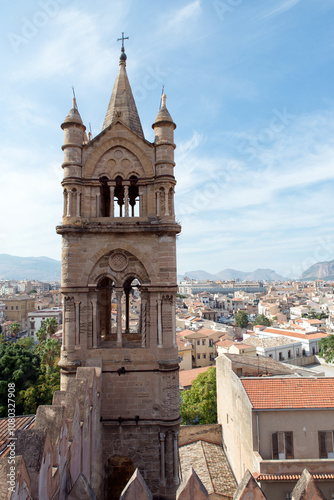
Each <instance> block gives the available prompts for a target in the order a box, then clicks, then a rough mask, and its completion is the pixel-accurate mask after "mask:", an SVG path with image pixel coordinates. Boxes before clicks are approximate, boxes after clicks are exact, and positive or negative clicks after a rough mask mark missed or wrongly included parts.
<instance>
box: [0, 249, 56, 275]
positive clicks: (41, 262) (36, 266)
mask: <svg viewBox="0 0 334 500" xmlns="http://www.w3.org/2000/svg"><path fill="white" fill-rule="evenodd" d="M60 270H61V262H60V261H59V260H54V259H49V257H15V256H14V255H8V254H0V280H10V279H12V280H25V279H27V280H37V281H60Z"/></svg>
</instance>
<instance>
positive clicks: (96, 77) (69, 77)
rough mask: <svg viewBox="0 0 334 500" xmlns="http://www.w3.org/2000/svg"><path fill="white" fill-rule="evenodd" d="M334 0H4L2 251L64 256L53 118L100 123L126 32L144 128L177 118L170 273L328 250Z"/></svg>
mask: <svg viewBox="0 0 334 500" xmlns="http://www.w3.org/2000/svg"><path fill="white" fill-rule="evenodd" d="M333 23H334V0H266V1H264V0H261V1H260V0H251V1H249V0H213V1H211V0H210V1H204V0H193V1H192V0H185V1H184V0H177V1H176V0H171V1H169V2H162V1H161V0H155V1H154V2H153V1H148V0H141V1H140V2H139V1H138V0H137V1H135V0H122V1H116V0H115V1H112V2H106V1H103V0H95V2H94V3H93V2H91V1H87V0H80V1H78V0H39V1H33V0H30V1H29V2H26V1H24V0H16V1H15V2H7V3H6V4H5V5H4V6H2V16H1V20H0V25H1V33H2V36H1V53H0V62H1V67H2V78H1V83H0V106H1V108H0V109H1V117H2V120H1V124H2V127H1V136H0V142H1V144H0V146H1V184H0V186H1V189H0V192H1V196H0V213H1V222H0V253H9V254H12V255H19V256H41V255H45V256H48V257H51V258H55V259H60V256H61V237H60V236H57V235H56V233H55V226H56V225H57V224H59V223H60V221H61V215H62V205H63V201H62V188H61V186H60V182H61V179H62V169H61V163H62V151H61V144H62V140H63V134H62V131H61V129H60V124H61V123H62V121H63V120H64V118H65V116H66V114H67V113H68V111H69V109H70V107H71V97H72V90H71V87H72V86H74V87H75V91H76V96H77V101H78V107H79V111H80V114H81V116H82V119H83V121H84V123H85V124H86V126H87V127H88V124H89V123H90V124H91V128H92V133H93V136H95V135H97V134H98V133H99V132H100V130H101V128H102V124H103V120H104V116H105V113H106V110H107V106H108V102H109V98H110V95H111V91H112V88H113V84H114V81H115V78H116V74H117V71H118V58H119V53H120V44H119V43H117V42H116V39H117V38H118V37H119V36H120V35H121V32H122V31H124V32H125V35H126V36H129V37H130V39H129V40H128V41H127V42H126V53H127V56H128V61H127V70H128V75H129V79H130V83H131V86H132V90H133V94H134V96H135V99H136V102H137V107H138V111H139V114H140V117H141V121H142V125H143V129H144V133H145V137H146V139H148V140H149V141H153V140H154V137H153V131H152V129H151V124H152V123H153V121H154V119H155V116H156V114H157V111H158V107H159V100H160V94H161V87H162V84H164V85H165V92H166V94H167V106H168V109H169V111H170V113H171V115H172V117H173V119H174V121H175V122H176V124H177V129H176V131H175V142H176V144H177V149H176V162H177V166H176V169H175V176H176V178H177V182H178V183H177V186H176V211H177V217H178V219H179V220H180V221H181V223H182V227H183V231H182V234H181V236H180V237H179V239H178V273H179V274H181V273H185V272H186V271H190V270H195V269H205V270H206V271H208V272H212V273H215V272H218V271H220V270H222V269H225V268H234V269H238V270H241V271H253V270H254V269H256V268H259V267H261V268H272V269H274V270H275V271H276V272H278V273H280V274H283V275H284V276H298V275H300V274H301V272H302V271H303V270H305V269H306V268H307V267H309V266H310V265H312V264H313V263H315V262H318V261H323V260H332V259H334V234H333V227H334V210H333V192H334V191H333V190H334V94H333V92H334V87H333V81H334V74H333V73H334V70H333V68H334V66H333V62H334V34H333Z"/></svg>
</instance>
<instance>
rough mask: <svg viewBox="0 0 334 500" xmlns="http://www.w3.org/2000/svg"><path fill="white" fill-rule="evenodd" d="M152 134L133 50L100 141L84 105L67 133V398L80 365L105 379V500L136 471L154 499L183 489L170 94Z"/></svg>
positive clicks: (61, 230)
mask: <svg viewBox="0 0 334 500" xmlns="http://www.w3.org/2000/svg"><path fill="white" fill-rule="evenodd" d="M152 127H153V129H154V134H155V140H154V142H153V143H150V142H148V141H147V140H146V139H145V137H144V134H143V130H142V127H141V123H140V119H139V115H138V112H137V109H136V105H135V102H134V99H133V95H132V91H131V88H130V84H129V81H128V77H127V72H126V55H125V52H124V48H123V49H122V53H121V57H120V61H119V72H118V76H117V79H116V82H115V85H114V89H113V92H112V96H111V99H110V103H109V107H108V110H107V114H106V117H105V121H104V125H103V130H102V132H101V133H100V134H99V135H98V136H96V137H95V138H93V139H91V138H90V137H89V138H87V136H86V133H85V126H84V125H83V123H82V120H81V117H80V114H79V112H78V109H77V105H76V101H75V99H74V100H73V108H72V109H71V110H70V112H69V114H68V115H67V117H66V119H65V121H64V123H63V124H62V129H63V130H64V145H63V150H64V163H63V165H62V167H63V170H64V179H63V182H62V185H63V189H64V213H63V223H62V225H60V226H58V227H57V232H58V234H60V235H61V236H62V282H61V293H62V297H63V303H64V327H63V328H64V331H63V346H62V352H61V360H60V363H59V364H60V366H61V388H62V389H63V390H64V389H66V386H67V383H68V380H69V379H71V378H74V377H75V375H76V371H77V368H78V367H79V366H81V367H88V366H94V367H100V368H101V370H102V383H101V384H102V385H101V404H102V407H101V425H102V429H101V433H102V459H101V460H102V461H101V470H103V471H104V478H103V485H104V486H103V491H101V493H100V496H99V498H108V499H113V498H118V496H117V494H118V495H119V493H120V491H121V489H122V488H123V487H124V485H125V484H126V482H127V480H128V479H129V473H130V472H131V471H133V470H134V469H136V468H139V470H140V471H141V473H142V475H143V477H144V479H145V481H146V482H147V484H148V486H149V488H150V489H151V491H152V492H153V493H154V498H157V499H158V498H159V499H169V498H175V491H176V489H177V487H178V484H179V461H178V429H179V423H180V414H179V385H178V370H179V365H178V355H177V344H176V334H175V301H176V292H177V284H176V248H175V242H176V235H177V234H178V233H179V232H180V230H181V228H180V226H179V224H177V223H176V221H175V214H174V186H175V184H176V181H175V178H174V172H173V170H174V165H175V164H174V148H175V145H174V129H175V124H174V122H173V120H172V118H171V116H170V114H169V112H168V110H167V108H166V96H165V95H163V96H162V106H161V108H160V110H159V112H158V115H157V117H156V119H155V122H154V124H153V125H152ZM130 475H131V474H130ZM116 484H118V490H119V491H118V490H117V488H116V489H115V485H116Z"/></svg>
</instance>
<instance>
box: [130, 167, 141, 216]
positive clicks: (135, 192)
mask: <svg viewBox="0 0 334 500" xmlns="http://www.w3.org/2000/svg"><path fill="white" fill-rule="evenodd" d="M129 205H130V207H131V217H138V216H139V189H138V178H137V177H136V176H135V175H132V176H131V177H130V187H129Z"/></svg>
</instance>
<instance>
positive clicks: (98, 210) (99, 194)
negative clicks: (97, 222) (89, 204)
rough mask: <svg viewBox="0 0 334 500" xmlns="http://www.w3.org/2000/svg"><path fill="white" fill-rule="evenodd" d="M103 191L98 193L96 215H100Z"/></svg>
mask: <svg viewBox="0 0 334 500" xmlns="http://www.w3.org/2000/svg"><path fill="white" fill-rule="evenodd" d="M100 209H101V193H96V217H100Z"/></svg>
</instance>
